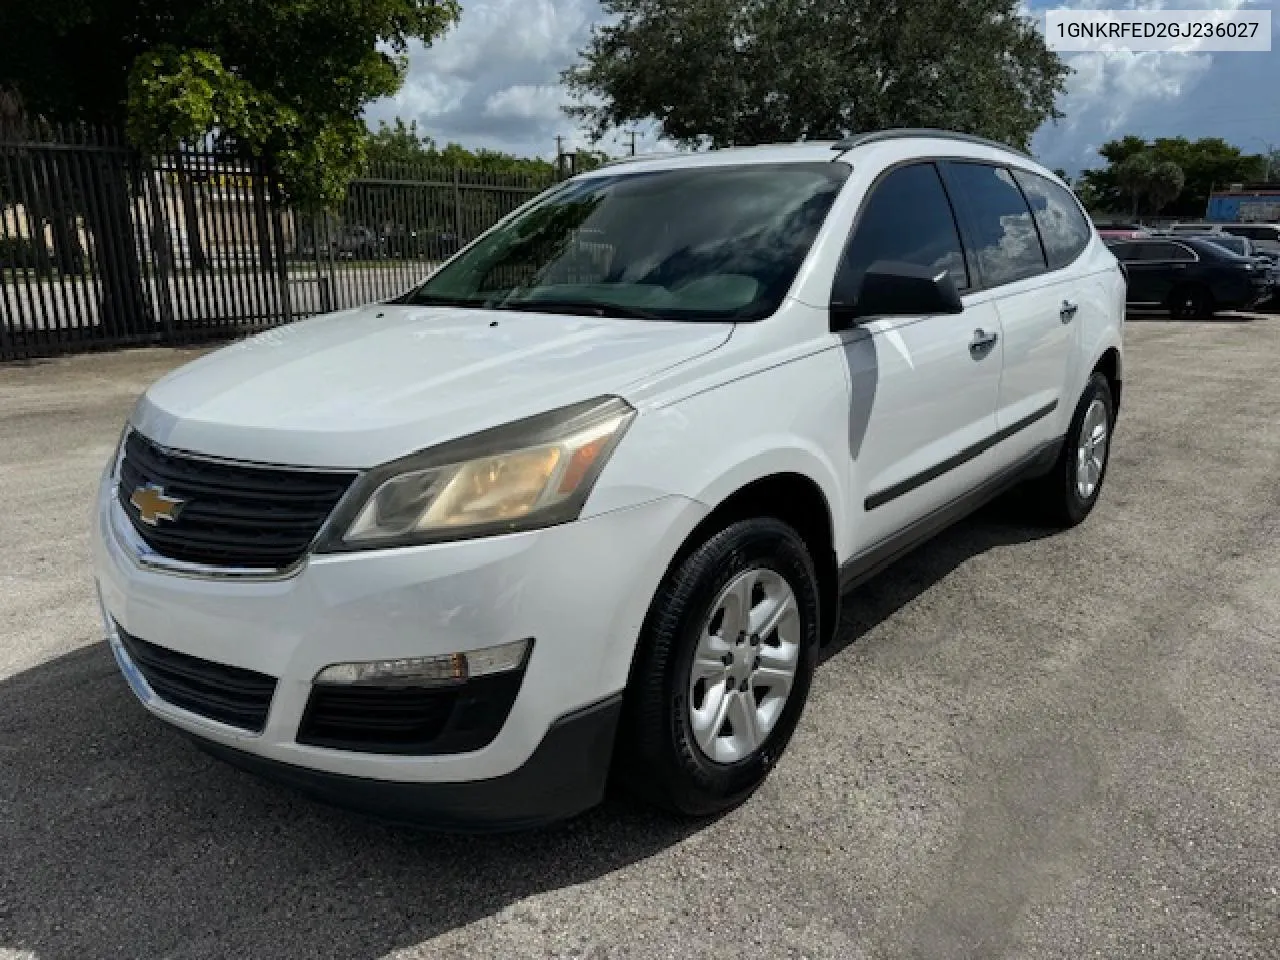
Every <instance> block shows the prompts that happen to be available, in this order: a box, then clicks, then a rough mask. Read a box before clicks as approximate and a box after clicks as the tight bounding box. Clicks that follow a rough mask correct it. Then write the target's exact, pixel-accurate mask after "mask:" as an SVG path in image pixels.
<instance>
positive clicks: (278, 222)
mask: <svg viewBox="0 0 1280 960" xmlns="http://www.w3.org/2000/svg"><path fill="white" fill-rule="evenodd" d="M266 173H267V177H268V180H267V183H268V184H269V189H270V191H271V232H272V234H273V236H272V239H273V240H274V241H275V258H276V273H277V274H278V275H279V278H280V307H281V310H282V311H283V313H284V322H285V323H291V322H292V321H293V306H292V303H291V299H290V296H289V261H288V260H287V259H286V258H285V245H284V211H283V207H284V198H283V197H281V196H280V186H279V184H277V183H276V177H275V170H274V168H272V167H271V166H270V165H269V164H268V165H266Z"/></svg>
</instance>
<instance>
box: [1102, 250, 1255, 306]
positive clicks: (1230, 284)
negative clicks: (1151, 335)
mask: <svg viewBox="0 0 1280 960" xmlns="http://www.w3.org/2000/svg"><path fill="white" fill-rule="evenodd" d="M1108 246H1110V248H1111V252H1112V253H1114V254H1115V256H1116V259H1118V260H1119V261H1120V263H1121V264H1122V265H1123V266H1124V269H1125V274H1126V276H1127V277H1128V281H1129V285H1128V293H1127V295H1126V300H1127V302H1128V305H1129V306H1130V307H1148V308H1160V309H1166V310H1168V311H1169V313H1170V315H1172V316H1174V317H1176V318H1178V319H1187V320H1193V319H1205V318H1208V317H1211V316H1213V314H1214V313H1215V312H1217V311H1218V310H1232V309H1245V308H1248V307H1251V306H1253V305H1255V304H1257V303H1259V302H1260V301H1262V300H1265V299H1267V298H1268V297H1269V296H1270V294H1271V289H1270V286H1269V281H1268V277H1267V271H1266V269H1265V268H1264V267H1262V266H1260V265H1259V264H1258V263H1257V262H1255V261H1254V260H1252V259H1251V258H1249V257H1242V256H1239V255H1238V254H1235V253H1232V252H1231V251H1230V250H1228V249H1226V248H1225V247H1223V246H1220V245H1219V244H1218V243H1216V242H1214V240H1211V239H1206V238H1205V237H1194V236H1186V237H1149V238H1147V239H1143V240H1123V241H1117V242H1113V243H1110V244H1108Z"/></svg>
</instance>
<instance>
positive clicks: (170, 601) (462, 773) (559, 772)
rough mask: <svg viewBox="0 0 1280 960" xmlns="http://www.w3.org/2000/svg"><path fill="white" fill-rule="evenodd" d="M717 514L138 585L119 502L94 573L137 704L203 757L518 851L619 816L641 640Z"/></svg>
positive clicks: (683, 507)
mask: <svg viewBox="0 0 1280 960" xmlns="http://www.w3.org/2000/svg"><path fill="white" fill-rule="evenodd" d="M704 514H705V509H704V508H703V507H702V506H701V505H700V504H697V503H694V502H693V501H689V500H686V499H682V498H678V497H668V498H663V499H660V500H656V501H652V502H650V503H647V504H643V505H640V506H636V507H631V508H627V509H622V510H617V511H613V512H610V513H606V514H602V515H599V516H596V517H591V518H588V519H584V520H579V521H576V522H574V523H569V524H564V525H562V526H557V527H550V528H547V529H544V530H538V531H531V532H527V533H519V534H511V535H507V536H499V537H491V538H483V539H475V540H464V541H459V542H456V543H445V544H432V545H428V546H421V547H406V548H399V549H390V550H373V551H364V552H357V553H348V554H337V555H330V556H315V557H312V558H310V559H309V560H308V562H306V563H305V564H304V565H303V566H302V567H301V568H300V569H299V570H298V571H297V572H296V573H294V574H293V575H291V576H288V577H283V578H281V579H276V580H245V579H236V578H203V577H192V576H183V575H176V574H174V573H170V572H165V571H162V570H156V569H153V568H149V567H148V566H146V565H145V564H143V563H139V562H138V560H137V558H136V557H135V555H134V554H133V553H132V552H131V550H130V548H129V547H128V546H127V542H128V539H129V538H128V537H127V536H120V535H118V534H117V532H116V531H117V529H118V527H117V525H118V524H121V525H126V526H127V524H128V522H129V521H128V520H127V519H126V518H125V517H124V516H123V513H122V511H121V510H120V508H119V506H118V505H117V503H116V502H115V497H114V496H113V495H112V492H111V491H110V490H109V489H107V487H106V486H105V485H104V488H103V490H102V491H101V495H100V497H99V506H98V513H97V520H96V523H95V531H94V534H95V535H94V563H95V568H96V569H95V572H96V575H97V580H98V589H99V595H100V598H101V601H102V607H103V616H104V621H105V625H106V631H107V635H108V640H109V642H110V644H111V648H112V651H113V653H114V654H115V656H116V659H117V662H118V663H119V665H120V668H121V672H122V673H123V674H124V676H125V678H126V679H127V680H128V682H129V686H130V687H131V688H132V690H133V691H134V693H135V694H136V695H137V697H138V699H139V700H141V701H142V703H143V704H144V705H145V706H146V707H147V709H148V710H150V711H151V712H152V713H154V714H155V715H157V716H159V717H161V718H162V719H164V720H166V721H168V722H169V723H171V724H173V725H174V726H176V727H179V728H180V729H181V730H183V731H184V732H185V733H187V734H189V735H191V736H193V737H194V738H196V740H197V741H198V742H199V744H200V745H201V746H202V747H203V748H204V749H206V750H208V751H210V752H212V753H214V754H216V755H218V756H220V757H223V758H224V759H226V760H228V761H231V762H232V763H234V764H236V765H238V766H241V767H244V768H247V769H249V770H251V771H254V772H257V773H260V774H264V775H267V776H269V777H272V778H274V779H278V780H281V781H284V782H286V783H288V784H290V785H292V786H295V787H298V788H301V789H303V790H304V791H306V792H308V793H310V794H312V795H314V796H317V797H318V798H320V799H324V800H327V801H330V802H334V803H338V804H340V805H343V806H351V807H356V808H359V809H362V810H364V811H366V812H369V813H373V814H375V815H379V816H382V817H385V818H388V819H394V820H398V821H404V822H414V823H420V824H423V825H426V826H434V827H437V828H441V829H510V828H521V827H526V826H533V825H536V824H540V823H545V822H549V821H553V820H557V819H561V818H563V817H567V816H572V815H573V814H576V813H579V812H581V811H582V810H585V809H587V808H588V807H590V806H593V805H594V804H596V803H597V802H599V800H600V799H601V797H602V796H603V793H604V787H605V783H606V780H607V776H608V771H609V765H610V759H611V755H612V750H613V741H614V731H615V728H616V725H617V720H618V716H619V713H620V711H621V692H622V690H623V688H624V687H625V685H626V682H627V675H628V672H629V670H630V667H631V658H632V655H633V653H634V647H635V640H636V638H637V636H638V635H639V632H640V629H641V626H642V624H643V620H644V616H645V613H646V612H647V610H648V606H649V603H650V601H651V599H652V597H653V595H654V592H655V591H656V589H657V586H658V584H659V582H660V580H661V578H662V576H663V574H664V573H665V571H666V567H667V564H668V563H669V562H670V559H671V557H672V556H673V555H674V553H675V552H676V550H677V548H678V547H679V545H680V542H681V541H682V540H683V537H684V535H685V534H687V533H688V532H689V531H690V530H692V529H693V527H694V526H695V525H696V524H697V522H698V521H699V520H700V519H701V518H702V516H704Z"/></svg>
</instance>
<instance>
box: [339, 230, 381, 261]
mask: <svg viewBox="0 0 1280 960" xmlns="http://www.w3.org/2000/svg"><path fill="white" fill-rule="evenodd" d="M333 253H334V256H336V257H339V258H340V259H343V260H376V259H378V258H380V257H382V256H384V255H385V253H386V247H385V245H384V244H383V242H382V238H381V237H379V236H378V235H377V234H376V233H374V232H373V231H372V230H370V229H369V228H368V227H365V226H361V225H359V224H354V225H353V224H347V225H344V226H342V227H339V228H338V234H337V236H336V237H334V239H333Z"/></svg>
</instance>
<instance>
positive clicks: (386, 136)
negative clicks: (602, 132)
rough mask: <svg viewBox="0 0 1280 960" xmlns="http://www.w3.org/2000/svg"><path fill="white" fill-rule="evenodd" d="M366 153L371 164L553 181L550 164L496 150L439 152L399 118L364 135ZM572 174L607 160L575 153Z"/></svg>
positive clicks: (553, 170)
mask: <svg viewBox="0 0 1280 960" xmlns="http://www.w3.org/2000/svg"><path fill="white" fill-rule="evenodd" d="M366 152H367V154H368V157H369V161H370V162H371V163H375V164H379V163H380V164H393V165H394V164H417V165H419V166H433V167H445V168H449V169H453V170H480V171H484V172H486V173H504V174H525V175H527V176H530V177H547V178H549V177H553V176H555V175H556V173H557V170H556V166H555V164H554V163H552V162H551V161H549V160H544V159H542V158H541V157H517V156H515V155H514V154H510V153H502V152H500V151H498V150H486V149H483V148H482V149H479V150H469V149H467V148H466V147H464V146H462V145H461V144H457V143H449V144H447V145H446V146H444V147H443V148H441V147H438V146H436V142H435V141H434V140H432V139H431V138H430V137H428V136H426V135H424V134H423V133H421V132H420V131H419V130H418V123H417V121H416V120H413V121H410V122H409V123H405V122H404V121H403V120H401V119H400V118H399V117H397V118H396V120H395V122H394V123H391V124H388V123H386V122H385V121H383V122H380V123H379V124H378V129H377V130H374V131H371V132H370V133H369V135H368V139H367V145H366ZM572 157H573V159H572V162H571V165H572V167H573V169H574V170H575V171H578V172H581V171H583V170H593V169H595V168H596V167H598V166H600V165H601V164H602V163H605V162H606V161H608V159H609V157H608V156H606V155H605V154H604V153H601V152H599V151H596V150H578V151H577V152H576V153H575V154H573V155H572Z"/></svg>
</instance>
